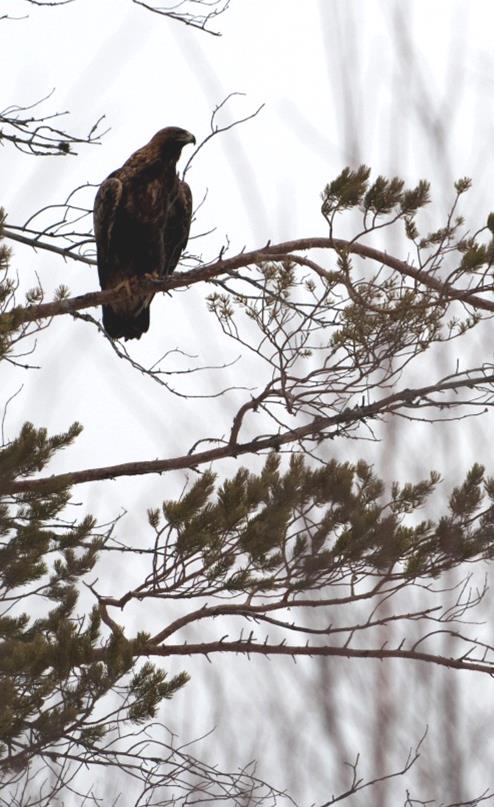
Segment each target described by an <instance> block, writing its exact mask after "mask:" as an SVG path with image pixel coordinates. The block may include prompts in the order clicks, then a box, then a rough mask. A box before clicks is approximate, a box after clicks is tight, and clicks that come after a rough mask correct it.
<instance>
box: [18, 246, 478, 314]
mask: <svg viewBox="0 0 494 807" xmlns="http://www.w3.org/2000/svg"><path fill="white" fill-rule="evenodd" d="M6 236H7V237H13V236H12V234H11V233H10V234H7V233H6ZM15 238H16V240H21V239H20V238H19V237H17V236H15ZM36 247H37V248H40V249H50V250H51V251H58V250H55V249H54V248H53V247H51V246H47V245H42V244H41V243H40V242H36ZM308 249H332V250H336V251H337V252H348V253H351V254H354V255H359V256H360V257H362V258H369V259H370V260H373V261H376V262H377V263H380V264H383V265H385V266H388V267H389V268H390V269H395V270H396V271H398V272H400V273H401V274H403V275H407V276H408V277H411V278H413V279H414V280H417V281H418V282H420V283H423V284H424V285H425V286H426V287H427V288H429V289H431V290H433V291H436V292H438V293H439V294H440V295H441V296H442V297H443V298H444V299H451V300H460V301H463V302H465V303H468V304H469V305H472V306H474V307H475V308H479V309H483V310H485V311H490V312H494V301H492V300H485V299H483V298H482V297H479V296H478V295H476V294H472V292H471V291H470V290H468V289H457V288H455V287H454V286H451V285H449V284H447V283H442V282H441V281H440V280H437V279H436V278H434V277H432V276H431V275H430V274H428V273H427V272H424V271H422V270H420V269H417V268H415V267H414V266H412V265H411V264H409V263H406V261H401V260H399V259H398V258H394V257H393V256H392V255H389V254H388V253H387V252H382V251H381V250H378V249H374V248H373V247H369V246H367V245H366V244H357V243H352V242H351V241H346V240H344V239H341V238H321V237H315V238H301V239H297V240H295V241H285V242H284V243H281V244H272V245H269V244H268V245H266V246H265V247H262V248H260V249H255V250H252V251H251V252H241V253H240V254H239V255H235V256H234V257H232V258H225V259H223V258H221V259H220V260H217V261H215V262H214V263H209V264H204V265H203V266H200V267H199V268H198V269H192V270H191V271H190V272H179V273H177V274H174V275H171V276H168V277H166V278H163V280H159V281H154V280H147V281H142V290H143V291H155V292H158V291H172V290H173V289H176V288H182V287H184V286H192V285H194V284H195V283H207V282H208V281H212V280H214V279H215V278H217V277H219V276H220V275H224V274H229V273H231V272H234V271H235V270H236V269H240V268H245V267H247V266H251V265H255V264H258V263H262V262H265V261H267V260H277V259H278V260H279V259H281V258H283V259H289V258H290V253H292V252H298V251H304V250H308ZM63 254H64V253H63ZM65 257H68V256H67V255H65ZM70 257H72V258H74V259H75V258H76V256H75V255H70ZM77 259H78V260H85V262H86V263H90V262H91V263H92V261H90V260H89V259H82V258H77ZM319 274H320V275H322V276H324V275H325V270H324V269H322V268H321V267H320V268H319ZM124 293H125V290H124V289H123V290H122V289H120V290H116V289H109V290H107V291H100V292H89V293H88V294H82V295H79V296H78V297H71V298H70V299H67V300H60V301H54V302H52V303H41V304H39V305H30V306H26V307H25V308H17V309H16V319H17V321H18V322H35V321H38V320H40V319H45V318H51V317H56V316H61V315H63V314H70V313H72V312H74V311H80V310H82V309H84V308H93V307H95V306H98V305H102V304H107V303H109V302H111V301H112V300H116V299H118V297H119V296H121V295H122V294H124Z"/></svg>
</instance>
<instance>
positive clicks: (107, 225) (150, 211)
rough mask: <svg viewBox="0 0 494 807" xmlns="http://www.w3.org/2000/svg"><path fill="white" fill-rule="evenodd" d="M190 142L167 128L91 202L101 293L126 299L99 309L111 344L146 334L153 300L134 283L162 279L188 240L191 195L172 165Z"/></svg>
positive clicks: (182, 131)
mask: <svg viewBox="0 0 494 807" xmlns="http://www.w3.org/2000/svg"><path fill="white" fill-rule="evenodd" d="M195 142H196V141H195V137H194V136H193V135H191V134H190V132H187V131H186V130H185V129H178V128H177V127H175V126H168V127H167V128H166V129H161V130H160V131H159V132H157V133H156V134H155V135H154V137H152V138H151V140H150V141H149V143H148V144H147V145H146V146H143V147H142V148H140V149H139V150H138V151H136V152H134V154H132V155H131V156H130V157H129V159H128V160H127V162H125V163H124V164H123V165H122V167H121V168H118V169H117V170H116V171H113V173H111V174H110V176H109V177H107V179H105V180H104V182H102V184H101V185H100V188H99V190H98V193H97V194H96V199H95V202H94V232H95V236H96V247H97V257H98V274H99V281H100V285H101V288H102V289H103V290H105V289H113V288H115V287H117V286H125V289H126V293H125V294H122V295H120V297H119V299H118V300H115V301H114V302H111V303H109V304H108V305H104V306H103V325H104V327H105V330H106V332H107V333H108V335H109V336H111V337H113V339H121V338H122V337H123V338H124V339H139V338H140V337H141V335H142V334H143V333H145V332H146V331H147V330H148V328H149V306H150V304H151V300H152V299H153V294H152V293H149V292H146V294H144V295H143V293H142V292H141V293H138V292H137V290H136V283H135V280H136V279H140V278H143V277H145V276H149V277H152V278H163V277H165V276H166V275H169V274H170V273H171V272H173V270H174V269H175V267H176V265H177V263H178V260H179V258H180V255H181V253H182V250H183V249H184V247H185V245H186V243H187V239H188V237H189V229H190V221H191V216H192V194H191V192H190V188H189V186H188V185H187V184H186V183H185V182H183V181H182V180H181V179H179V177H178V176H177V169H176V166H177V160H178V159H179V157H180V153H181V151H182V149H183V147H184V146H185V145H187V143H195Z"/></svg>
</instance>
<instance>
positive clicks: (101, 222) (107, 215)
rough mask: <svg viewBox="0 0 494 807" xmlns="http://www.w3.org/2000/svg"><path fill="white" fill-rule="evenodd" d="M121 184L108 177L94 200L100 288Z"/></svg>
mask: <svg viewBox="0 0 494 807" xmlns="http://www.w3.org/2000/svg"><path fill="white" fill-rule="evenodd" d="M122 192H123V184H122V182H121V180H120V179H118V177H112V176H110V177H108V179H105V181H104V182H102V183H101V185H100V187H99V190H98V193H97V194H96V198H95V200H94V234H95V236H96V246H97V251H98V272H99V277H100V283H101V287H102V288H104V287H105V283H104V281H105V278H106V274H107V272H106V270H107V269H108V262H109V256H110V248H111V239H112V232H113V227H114V224H115V219H116V214H117V210H118V207H119V205H120V201H121V199H122Z"/></svg>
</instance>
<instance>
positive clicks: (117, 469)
mask: <svg viewBox="0 0 494 807" xmlns="http://www.w3.org/2000/svg"><path fill="white" fill-rule="evenodd" d="M108 293H109V292H105V294H108ZM481 384H494V373H490V374H486V373H483V374H481V375H479V376H473V375H472V376H467V377H466V378H465V379H464V380H461V379H459V378H458V377H455V378H453V380H452V381H446V382H444V383H438V384H430V385H428V386H426V387H417V388H414V389H409V388H407V389H404V390H401V391H400V392H396V393H393V394H392V395H388V396H386V397H385V398H381V399H380V400H379V401H375V402H374V403H371V404H365V405H363V406H359V407H355V408H354V409H345V410H344V411H343V412H340V413H337V414H336V415H330V416H327V417H316V418H314V419H313V420H312V421H311V422H310V423H307V424H305V425H304V426H299V427H297V428H294V429H288V430H287V431H285V432H280V433H279V434H272V435H268V436H264V437H257V438H254V439H253V440H250V441H249V442H247V443H235V444H233V445H232V444H230V443H228V444H226V445H223V446H219V447H218V448H211V449H208V450H207V451H198V452H197V453H194V454H185V455H184V456H181V457H174V458H172V459H162V460H145V461H142V462H137V461H136V462H125V463H121V464H119V465H108V466H105V467H101V468H88V469H86V470H83V471H72V472H70V473H65V474H54V475H53V476H50V477H44V478H41V479H25V480H22V481H14V482H10V483H8V482H7V483H5V484H4V486H3V491H2V493H3V494H15V493H25V492H28V491H35V490H37V491H41V490H43V491H49V490H52V489H53V488H57V487H59V486H71V485H80V484H81V483H83V482H95V481H101V480H103V479H115V478H116V477H118V476H137V475H141V474H155V473H157V474H162V473H164V472H166V471H177V470H183V469H184V468H189V469H195V468H197V467H198V466H199V465H205V464H209V463H211V462H214V461H216V460H220V459H225V458H227V457H229V458H232V457H234V458H237V457H239V456H240V455H242V454H252V453H258V452H260V451H266V450H273V449H274V450H279V448H280V446H282V445H287V444H288V443H294V442H297V441H300V440H304V439H307V438H309V439H310V438H314V437H315V436H316V437H317V435H320V434H321V433H322V432H323V431H325V430H327V429H331V428H333V429H335V432H334V434H332V435H326V436H328V437H331V436H333V437H334V436H336V435H337V434H338V433H339V431H338V430H339V428H340V427H341V425H342V424H345V425H348V424H351V423H357V422H359V421H363V420H366V419H372V418H376V417H378V416H382V415H383V414H385V413H388V414H389V413H393V412H396V411H397V410H399V409H400V408H401V407H403V406H412V407H413V406H415V405H416V403H415V402H416V401H417V400H419V401H420V400H421V399H427V397H428V396H429V395H431V394H432V393H436V394H437V393H441V392H447V391H455V392H457V390H458V389H461V388H471V387H476V386H478V385H481ZM440 405H441V406H443V407H444V406H446V407H447V406H453V405H454V406H457V405H458V402H457V401H455V402H454V403H451V404H450V403H449V402H441V404H440ZM484 405H485V404H484Z"/></svg>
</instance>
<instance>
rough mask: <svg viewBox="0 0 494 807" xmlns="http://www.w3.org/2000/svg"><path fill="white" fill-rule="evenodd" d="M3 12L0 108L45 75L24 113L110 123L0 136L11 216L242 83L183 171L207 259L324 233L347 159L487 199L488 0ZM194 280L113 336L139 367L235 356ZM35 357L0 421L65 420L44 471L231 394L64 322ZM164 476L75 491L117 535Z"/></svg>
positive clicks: (221, 422)
mask: <svg viewBox="0 0 494 807" xmlns="http://www.w3.org/2000/svg"><path fill="white" fill-rule="evenodd" d="M9 11H10V13H11V14H12V15H14V14H17V15H19V14H20V13H27V14H29V17H28V18H27V19H25V20H23V21H17V22H16V21H1V22H0V25H1V33H2V47H1V50H0V65H1V75H2V93H1V95H2V100H1V102H0V104H1V105H2V107H7V106H9V105H11V104H20V105H23V104H29V103H32V102H34V101H36V100H37V99H39V98H41V97H43V96H44V95H46V94H47V92H49V91H50V90H51V89H52V88H55V92H54V94H53V96H52V98H50V99H49V100H48V101H47V102H46V103H45V105H44V107H43V109H44V110H46V111H47V112H55V111H63V110H70V115H68V116H67V117H66V119H62V123H63V125H62V128H66V129H67V130H68V131H75V132H79V133H85V132H87V130H88V129H89V128H90V126H91V125H92V124H93V123H94V122H95V120H96V119H97V118H98V117H99V116H100V115H103V114H104V115H105V116H106V123H107V124H108V126H109V127H111V128H110V131H109V132H108V134H107V135H106V136H105V137H104V139H103V143H102V145H100V146H81V147H80V148H79V149H78V152H79V156H78V157H77V158H74V157H67V158H56V159H55V158H44V159H42V158H34V157H26V156H24V155H21V154H20V153H18V152H15V151H14V150H12V148H10V147H5V148H4V149H3V150H1V151H0V165H1V172H2V193H1V198H0V204H2V205H3V206H4V207H5V208H6V210H7V212H8V216H9V220H10V221H11V222H12V223H14V224H21V223H22V222H23V220H24V219H25V218H26V217H27V216H28V215H30V214H32V213H33V212H35V211H36V210H37V209H38V208H39V207H41V206H43V205H46V204H55V203H60V202H62V201H63V200H64V198H65V196H66V195H67V194H68V192H69V191H70V190H71V189H72V188H73V187H75V186H78V185H81V184H84V183H86V182H90V183H97V182H99V181H101V180H102V179H103V178H104V177H105V176H106V175H107V174H108V173H109V172H110V171H112V170H114V169H115V168H117V167H119V166H120V165H121V164H122V162H123V161H124V160H125V159H126V158H127V157H128V156H129V154H130V153H131V152H132V151H134V150H135V149H136V148H138V147H139V146H141V145H143V144H144V143H145V142H147V140H148V139H149V138H150V137H151V135H152V134H154V132H155V131H157V130H158V129H160V128H162V127H163V126H166V125H179V126H184V127H185V128H187V129H189V130H190V131H191V132H193V133H194V134H195V135H196V137H197V139H198V140H200V139H201V138H202V137H204V136H205V135H206V134H207V132H208V130H209V123H210V117H211V112H212V110H213V109H214V107H215V105H217V104H218V103H219V102H220V101H222V100H223V98H224V97H225V96H226V95H227V94H228V93H231V92H243V93H245V97H243V98H236V99H235V100H234V101H233V102H232V103H231V104H230V105H229V106H228V107H227V108H226V109H225V112H224V114H223V117H222V118H221V120H222V121H225V122H226V121H229V120H233V119H234V118H235V117H237V116H243V115H245V114H249V113H250V112H252V111H254V110H255V109H256V108H257V107H258V106H259V105H260V104H262V103H264V104H265V107H264V109H263V111H262V112H261V113H260V114H259V115H258V116H257V117H256V118H255V119H254V120H251V121H249V122H247V123H245V124H244V125H242V126H239V127H237V128H235V129H233V130H232V131H230V132H228V133H226V134H224V135H222V136H221V137H218V138H216V139H215V140H213V142H212V144H211V145H210V147H208V148H207V149H204V150H203V151H202V152H201V154H200V156H199V157H198V158H197V161H196V162H195V163H194V165H193V168H192V169H191V171H190V174H189V176H188V181H189V183H190V185H191V187H192V191H193V194H194V198H195V200H196V201H199V200H200V199H201V198H202V196H203V194H204V192H205V191H206V190H207V191H208V196H207V200H206V203H205V205H204V206H203V207H202V209H201V211H200V214H199V218H198V221H197V223H196V229H195V232H196V233H198V232H203V231H205V230H209V229H211V228H216V230H215V232H214V233H213V235H212V236H210V237H209V238H208V239H207V240H205V241H204V247H203V249H204V255H205V257H206V258H211V257H213V256H214V255H215V254H216V253H217V252H218V250H219V248H220V247H221V245H222V244H224V243H225V238H226V237H228V238H229V240H230V243H231V253H232V254H234V253H235V252H236V251H238V250H240V249H241V248H243V247H244V246H246V247H247V248H248V249H250V248H254V247H256V246H260V245H262V244H264V243H265V242H266V241H267V240H268V239H271V241H272V242H273V243H275V242H277V241H282V240H286V239H288V238H296V237H302V236H308V235H324V234H326V230H325V226H324V221H323V220H322V218H321V216H320V212H319V208H320V198H319V194H320V191H321V190H322V187H323V186H324V184H325V183H326V182H327V181H328V180H329V179H331V178H332V177H334V176H336V174H338V173H339V171H340V170H341V168H342V167H343V166H344V165H346V164H348V163H352V164H355V163H356V162H360V161H362V162H366V163H367V164H369V165H371V166H372V167H373V169H374V170H375V173H379V172H382V173H388V174H389V173H399V174H400V175H402V176H404V178H405V179H406V180H407V181H408V182H410V183H414V182H416V181H417V180H418V179H419V178H422V177H428V178H429V179H431V180H432V182H433V183H434V184H433V198H434V199H436V200H437V201H438V205H439V213H437V212H435V211H434V213H433V215H434V216H437V217H438V218H439V215H440V212H442V211H443V210H444V205H445V204H446V203H447V201H448V200H450V199H451V196H452V193H451V188H452V184H453V181H454V180H455V179H456V178H457V177H459V176H464V175H470V176H472V178H473V179H474V190H473V191H472V193H471V195H470V197H469V200H470V201H469V204H468V214H469V215H470V216H473V217H475V216H478V217H481V218H480V220H481V221H483V217H484V215H486V213H487V212H488V211H489V209H490V205H492V207H494V202H493V201H492V191H491V188H492V169H491V164H492V156H491V152H492V144H493V142H494V132H493V121H494V118H493V98H494V69H493V68H494V60H493V45H492V30H493V26H494V7H493V5H492V2H491V0H476V2H475V3H470V2H468V0H434V2H425V0H406V2H404V0H403V1H402V2H393V1H392V0H365V2H364V0H318V1H316V0H232V5H231V8H230V10H229V11H228V12H227V13H226V14H225V15H224V16H223V17H221V18H219V20H218V21H217V26H218V28H219V29H220V30H221V31H222V33H223V36H222V37H221V38H215V37H211V36H208V35H206V34H204V33H200V32H198V31H194V30H192V29H189V28H186V27H185V26H183V25H180V24H179V23H173V22H171V21H167V20H166V19H162V18H160V17H158V16H157V15H154V14H150V13H149V12H146V11H145V10H144V9H142V8H139V7H137V6H135V5H133V4H132V3H131V2H130V0H77V2H74V3H73V4H71V5H68V6H65V7H60V8H46V9H40V8H38V9H37V8H32V7H30V6H28V4H27V3H26V4H25V3H23V2H22V0H3V2H0V13H1V14H3V13H7V12H9ZM400 18H401V19H402V27H401V29H399V28H397V27H396V25H397V23H398V21H399V19H400ZM394 23H395V24H394ZM400 30H401V38H400V36H399V35H398V34H399V31H400ZM432 223H433V224H437V223H438V221H437V220H434V221H433V222H432ZM192 243H194V247H193V248H194V250H196V249H198V248H199V247H197V246H196V244H195V242H192ZM13 246H14V259H13V262H12V263H13V266H14V267H15V268H16V269H17V270H18V272H19V275H20V277H21V282H22V283H23V285H24V284H25V286H27V287H29V286H31V285H34V283H35V274H34V273H35V272H37V273H38V274H39V277H40V279H41V281H42V283H43V286H44V287H45V290H46V292H47V297H48V298H49V296H50V293H51V292H52V290H53V289H54V288H55V287H56V286H57V285H58V284H59V283H61V282H64V283H65V284H67V285H68V286H69V287H70V289H71V292H73V293H74V294H76V293H82V292H86V291H91V290H95V289H96V288H97V275H96V269H95V268H91V267H88V266H85V265H82V264H76V263H67V264H65V263H64V262H63V261H62V260H61V259H59V258H57V257H56V256H54V255H52V254H50V253H43V252H39V253H37V254H36V256H33V253H32V252H31V251H30V250H29V249H24V248H22V247H21V246H20V245H13ZM209 292H210V289H208V288H206V289H198V288H197V287H194V288H193V289H192V290H190V291H189V292H187V293H186V294H176V295H174V297H173V298H170V297H168V298H166V299H159V300H158V299H156V300H155V301H154V302H153V306H152V312H151V331H150V332H149V334H148V335H145V336H144V337H143V338H142V339H141V340H140V342H139V343H136V344H129V345H128V346H129V350H130V351H131V352H132V354H133V355H135V357H136V358H138V359H139V360H141V361H144V362H151V361H152V360H153V359H155V358H157V357H158V356H160V355H161V354H162V353H164V352H165V351H167V350H169V349H172V348H174V347H180V348H181V349H183V350H185V351H188V352H190V353H193V354H196V355H198V357H199V358H198V359H197V361H198V362H200V363H223V362H227V361H230V360H232V359H233V358H235V357H236V355H237V354H238V349H237V348H236V347H235V346H234V345H233V344H231V343H225V341H224V340H223V339H222V337H221V334H220V333H219V330H218V328H217V326H216V324H215V323H214V322H213V320H212V318H211V317H209V316H208V315H207V311H206V305H205V302H204V299H205V296H206V294H208V293H209ZM34 361H35V363H39V364H41V365H42V368H43V369H42V370H40V371H33V372H30V373H28V374H27V373H25V372H24V371H22V370H15V371H14V370H12V371H11V372H10V373H9V374H6V376H5V380H4V382H3V383H2V386H1V389H2V394H1V396H0V397H1V399H2V403H3V401H5V400H6V399H7V398H8V397H9V395H11V394H12V393H13V392H15V390H17V389H18V388H19V386H20V384H22V383H23V384H24V388H23V391H22V392H21V394H20V395H19V397H18V398H17V399H16V403H15V408H14V407H12V408H11V409H10V410H9V413H8V417H7V420H6V432H7V436H8V437H9V436H10V437H11V436H13V435H14V434H15V433H16V431H17V429H18V426H19V424H20V423H21V422H23V421H24V420H25V419H30V420H33V421H34V422H35V423H36V424H39V425H45V426H47V427H48V429H49V430H51V431H54V430H57V429H62V428H65V427H67V426H68V425H69V423H70V422H72V421H73V420H76V419H77V420H80V421H81V422H82V423H83V424H84V425H85V431H84V433H83V435H82V436H81V437H80V438H79V440H78V441H77V444H76V445H75V446H74V448H73V449H71V450H70V451H67V452H65V454H64V455H63V456H61V457H60V458H59V459H57V460H56V462H54V463H53V470H54V471H55V470H69V469H76V468H84V467H87V466H94V465H107V464H112V463H117V462H122V461H129V460H132V459H152V458H155V457H167V456H174V455H176V454H182V453H185V452H186V451H187V450H188V449H189V447H190V445H191V443H192V442H193V440H194V439H196V437H200V436H201V435H203V434H208V435H213V434H215V435H221V434H222V430H223V431H225V430H227V429H228V426H229V423H230V421H231V416H232V413H234V411H235V405H236V404H237V403H238V401H239V400H240V401H241V400H243V397H242V396H243V395H245V394H248V393H240V394H239V396H231V397H229V398H226V399H224V400H221V399H220V400H219V401H218V400H212V401H199V402H197V401H196V402H194V401H184V400H183V399H177V398H175V397H173V396H171V395H169V394H167V393H166V392H165V391H164V390H162V389H161V388H159V387H158V386H157V385H155V384H153V383H152V382H151V381H149V380H147V379H144V378H143V377H142V376H141V375H139V374H138V373H137V372H135V371H132V370H131V368H130V367H128V366H127V365H125V364H124V363H123V362H121V361H119V360H118V359H117V357H116V356H115V355H114V353H113V352H112V351H111V349H110V347H109V346H108V344H107V342H106V341H105V340H103V338H102V337H101V336H99V335H98V334H97V333H96V330H95V329H94V328H91V327H90V326H88V325H86V324H84V323H72V322H70V321H68V320H66V318H60V320H59V321H57V322H55V323H54V324H53V325H52V327H51V328H50V329H49V331H48V332H47V333H46V334H41V335H40V338H39V348H38V353H37V354H36V357H35V359H34ZM253 374H255V368H254V365H253V364H252V362H251V361H250V360H249V359H248V358H247V357H246V358H244V359H243V360H242V361H240V362H239V364H238V365H236V366H235V367H234V368H233V369H232V370H231V372H230V373H226V374H225V375H224V376H223V375H222V374H214V376H213V380H212V381H211V376H208V374H206V375H205V376H204V377H199V378H198V379H197V385H198V387H199V388H200V390H210V389H211V388H214V389H217V388H220V387H222V386H225V385H226V384H228V383H232V382H233V383H237V384H245V383H246V379H248V383H249V384H251V383H252V384H253V385H255V383H256V380H257V379H256V377H255V375H254V377H253ZM461 428H462V430H463V431H462V432H460V433H458V432H456V439H457V441H458V442H459V441H461V440H463V441H464V444H465V451H464V460H465V467H466V465H467V464H468V461H469V459H470V455H471V452H472V450H474V449H473V448H472V447H475V450H476V446H477V445H478V437H479V432H478V428H479V427H478V426H476V427H472V426H470V425H463V426H462V427H461ZM475 428H477V431H475ZM485 428H486V426H485V425H484V429H485ZM471 429H474V431H471ZM450 434H451V433H450ZM483 436H484V439H485V438H486V434H485V433H484V435H483ZM488 436H489V437H490V432H489V433H488ZM443 445H444V444H443V442H442V438H440V437H437V436H436V433H435V432H434V433H433V432H430V431H429V432H427V433H426V434H425V435H424V441H423V443H419V444H417V445H416V446H415V451H416V455H417V456H415V454H414V451H413V450H412V449H409V451H408V456H407V460H410V462H411V467H410V468H408V467H407V466H406V465H405V466H404V470H403V473H404V475H405V476H406V475H407V473H408V472H410V473H412V474H413V473H414V469H415V461H416V460H417V459H420V460H422V458H423V456H424V454H425V455H427V452H429V456H430V458H431V461H430V464H431V465H434V466H435V467H437V466H438V464H440V462H444V463H445V464H446V465H448V464H449V463H450V462H451V459H452V458H451V457H448V455H447V454H446V455H445V456H444V455H443V456H442V457H440V456H438V457H436V456H434V452H435V451H436V450H437V451H439V449H440V448H442V446H443ZM362 451H363V449H362ZM359 453H360V448H359ZM401 462H402V460H401V459H400V463H401ZM403 462H404V460H403ZM224 467H225V468H227V469H228V468H230V469H231V468H233V467H234V466H233V464H230V465H228V464H225V466H224ZM441 469H442V468H441V467H440V470H441ZM462 470H463V469H460V471H459V473H460V475H461V471H462ZM183 478H184V477H183V475H182V474H180V475H179V474H177V475H176V476H175V477H171V476H170V477H167V478H166V479H163V478H154V477H144V478H142V479H141V478H134V479H130V480H122V481H119V482H118V483H111V482H108V483H104V484H99V485H94V486H84V489H82V488H80V489H79V490H76V492H75V498H76V499H78V500H80V501H83V502H84V503H85V504H86V505H87V506H88V507H89V508H90V509H92V510H93V512H95V513H96V514H97V515H100V516H101V517H108V516H110V515H112V514H114V513H115V512H116V511H117V510H118V508H119V507H120V506H122V505H123V506H125V507H126V508H127V509H129V510H130V511H132V513H131V516H129V519H128V520H127V522H126V526H125V527H124V534H126V533H127V534H129V535H132V534H133V533H134V531H135V530H137V529H138V528H139V526H140V525H141V524H142V515H143V512H144V510H145V508H146V507H147V506H150V505H155V504H157V503H158V502H159V501H160V500H161V499H162V498H163V497H164V496H173V495H174V494H175V493H176V492H177V490H178V489H179V488H180V487H181V485H182V484H183ZM201 669H202V668H201ZM236 669H239V668H238V666H237V667H236ZM228 680H229V681H230V685H231V679H228ZM198 686H200V684H198ZM309 797H310V794H307V798H309Z"/></svg>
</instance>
